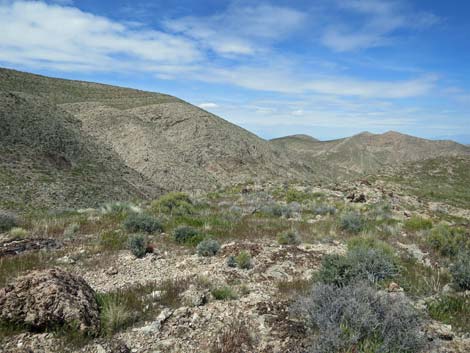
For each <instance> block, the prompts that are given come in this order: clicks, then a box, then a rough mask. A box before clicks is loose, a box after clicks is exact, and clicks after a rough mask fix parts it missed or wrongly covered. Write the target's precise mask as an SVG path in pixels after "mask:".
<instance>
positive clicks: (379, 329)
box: [293, 283, 424, 353]
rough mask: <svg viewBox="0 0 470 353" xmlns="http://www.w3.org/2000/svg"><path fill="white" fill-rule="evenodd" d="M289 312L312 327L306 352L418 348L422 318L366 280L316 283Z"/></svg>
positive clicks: (399, 352)
mask: <svg viewBox="0 0 470 353" xmlns="http://www.w3.org/2000/svg"><path fill="white" fill-rule="evenodd" d="M293 311H294V312H295V313H297V314H299V315H300V316H301V317H302V318H303V319H304V320H305V323H306V325H307V326H308V327H311V328H312V329H313V330H315V331H316V335H315V337H314V340H313V345H312V346H311V347H310V349H309V351H308V352H312V353H338V352H363V353H366V352H374V353H375V352H381V353H412V352H418V351H419V350H420V349H421V348H422V347H423V344H424V340H423V337H422V335H421V333H420V325H421V320H420V318H419V316H418V314H417V312H416V311H415V309H414V308H413V306H412V305H411V304H410V303H409V301H408V300H407V299H406V298H405V297H402V296H390V295H389V294H387V293H379V292H377V291H376V290H375V289H374V288H372V287H370V286H369V285H367V284H365V283H356V284H354V285H348V286H344V287H337V286H334V285H328V284H317V285H314V286H313V287H312V289H311V290H310V292H309V293H308V294H307V295H306V296H304V297H302V298H300V299H298V300H297V302H296V303H295V304H294V306H293Z"/></svg>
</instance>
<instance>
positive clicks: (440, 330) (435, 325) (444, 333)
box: [427, 321, 454, 341]
mask: <svg viewBox="0 0 470 353" xmlns="http://www.w3.org/2000/svg"><path fill="white" fill-rule="evenodd" d="M427 330H428V337H429V338H431V339H432V338H434V337H437V338H439V339H441V340H445V341H451V340H453V339H454V333H453V332H452V326H451V325H446V324H443V323H441V322H437V321H433V322H432V323H430V324H429V325H428V327H427Z"/></svg>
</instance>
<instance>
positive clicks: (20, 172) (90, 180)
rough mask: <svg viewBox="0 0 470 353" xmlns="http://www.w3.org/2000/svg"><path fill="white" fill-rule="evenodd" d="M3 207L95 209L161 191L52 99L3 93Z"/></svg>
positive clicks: (0, 158)
mask: <svg viewBox="0 0 470 353" xmlns="http://www.w3.org/2000/svg"><path fill="white" fill-rule="evenodd" d="M0 106H1V107H2V109H1V110H0V125H1V126H2V128H1V129H0V189H1V190H2V194H1V198H0V207H3V208H12V209H25V208H36V209H38V208H42V207H43V206H57V207H80V206H82V207H89V206H93V205H97V204H99V203H103V202H106V201H113V200H121V199H123V200H126V199H127V200H129V199H134V198H146V197H150V196H155V195H158V194H160V193H161V189H159V188H157V187H155V186H153V185H152V183H150V182H148V181H147V180H146V178H144V177H143V176H142V175H140V174H139V173H138V172H136V171H134V170H132V169H130V168H128V167H127V166H126V165H125V164H124V163H123V161H122V160H121V159H120V158H119V156H117V155H116V154H115V153H114V152H113V151H110V150H106V149H104V148H103V147H102V146H99V145H97V144H96V143H94V141H93V139H90V138H89V137H88V136H87V135H86V134H84V133H82V131H81V123H80V121H78V120H77V119H76V118H74V117H73V116H72V115H70V114H68V113H67V112H65V111H64V110H63V109H61V108H59V107H58V106H56V105H54V104H51V103H50V101H49V100H47V99H44V98H39V97H36V96H31V95H28V94H24V93H10V92H2V91H0Z"/></svg>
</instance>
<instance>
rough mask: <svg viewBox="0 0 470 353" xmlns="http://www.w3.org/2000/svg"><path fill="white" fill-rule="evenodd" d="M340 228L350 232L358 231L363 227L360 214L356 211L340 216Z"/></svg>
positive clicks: (363, 223)
mask: <svg viewBox="0 0 470 353" xmlns="http://www.w3.org/2000/svg"><path fill="white" fill-rule="evenodd" d="M340 225H341V229H342V230H344V231H346V232H350V233H359V232H361V231H362V230H363V229H364V227H365V222H364V219H363V218H362V216H361V215H360V214H359V213H357V212H348V213H345V214H343V215H342V216H341V223H340Z"/></svg>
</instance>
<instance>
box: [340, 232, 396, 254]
mask: <svg viewBox="0 0 470 353" xmlns="http://www.w3.org/2000/svg"><path fill="white" fill-rule="evenodd" d="M355 249H379V250H380V251H382V252H383V253H385V254H387V257H389V258H393V257H395V250H394V249H393V248H392V247H391V246H390V245H389V244H387V243H386V242H384V241H382V240H380V239H377V238H375V237H373V236H363V237H361V236H356V237H353V238H351V239H349V240H348V250H355Z"/></svg>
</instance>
